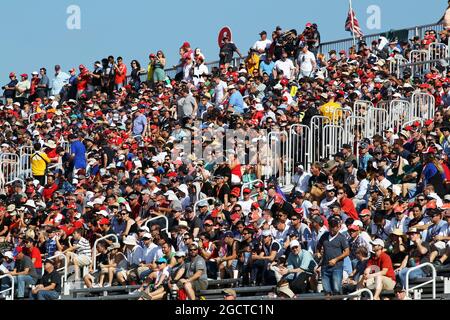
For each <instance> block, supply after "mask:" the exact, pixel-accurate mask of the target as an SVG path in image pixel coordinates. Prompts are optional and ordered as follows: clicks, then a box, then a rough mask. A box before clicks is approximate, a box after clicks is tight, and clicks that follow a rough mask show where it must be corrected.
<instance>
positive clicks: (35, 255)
mask: <svg viewBox="0 0 450 320" xmlns="http://www.w3.org/2000/svg"><path fill="white" fill-rule="evenodd" d="M26 255H27V256H29V257H30V258H31V259H36V260H35V261H34V267H35V268H42V258H41V251H40V250H39V249H38V248H37V247H34V248H33V249H32V250H31V252H30V250H29V249H26Z"/></svg>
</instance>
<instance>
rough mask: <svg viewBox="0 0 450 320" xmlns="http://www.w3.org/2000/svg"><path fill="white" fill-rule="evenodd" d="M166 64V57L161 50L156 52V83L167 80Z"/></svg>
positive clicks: (154, 76) (154, 73)
mask: <svg viewBox="0 0 450 320" xmlns="http://www.w3.org/2000/svg"><path fill="white" fill-rule="evenodd" d="M165 66H166V57H165V55H164V53H163V52H162V51H161V50H158V52H157V53H156V58H155V62H154V65H153V70H154V71H153V81H154V82H155V83H157V82H161V81H164V80H166V73H165V71H164V67H165Z"/></svg>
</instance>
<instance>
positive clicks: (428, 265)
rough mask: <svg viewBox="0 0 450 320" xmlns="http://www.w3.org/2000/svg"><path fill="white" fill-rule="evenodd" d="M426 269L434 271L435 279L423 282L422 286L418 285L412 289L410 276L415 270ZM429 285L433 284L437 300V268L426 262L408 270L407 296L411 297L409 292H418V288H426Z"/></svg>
mask: <svg viewBox="0 0 450 320" xmlns="http://www.w3.org/2000/svg"><path fill="white" fill-rule="evenodd" d="M425 267H430V268H431V270H432V275H433V278H432V279H431V280H428V281H425V282H422V283H421V284H418V285H417V286H415V287H412V288H410V287H409V274H410V273H411V272H412V271H414V270H420V269H423V268H425ZM429 283H433V299H436V268H435V266H434V265H433V264H431V263H429V262H426V263H422V264H419V265H418V266H415V267H412V268H408V271H406V294H407V295H409V291H413V290H416V289H418V288H421V287H423V286H426V285H427V284H429Z"/></svg>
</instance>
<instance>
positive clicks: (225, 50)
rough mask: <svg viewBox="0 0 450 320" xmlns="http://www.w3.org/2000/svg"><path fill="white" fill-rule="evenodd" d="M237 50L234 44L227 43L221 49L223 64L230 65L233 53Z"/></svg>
mask: <svg viewBox="0 0 450 320" xmlns="http://www.w3.org/2000/svg"><path fill="white" fill-rule="evenodd" d="M236 50H237V47H236V45H235V44H234V43H231V42H229V43H226V44H224V45H223V46H222V48H220V53H221V55H220V61H221V62H223V63H229V62H231V60H232V59H233V53H234V52H235V51H236Z"/></svg>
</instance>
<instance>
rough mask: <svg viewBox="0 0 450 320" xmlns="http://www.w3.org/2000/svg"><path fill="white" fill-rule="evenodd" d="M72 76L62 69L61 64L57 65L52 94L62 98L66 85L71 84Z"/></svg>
mask: <svg viewBox="0 0 450 320" xmlns="http://www.w3.org/2000/svg"><path fill="white" fill-rule="evenodd" d="M69 79H70V76H69V75H68V74H67V73H65V72H63V71H62V70H61V66H60V65H59V64H57V65H55V78H54V79H53V81H52V92H51V94H52V96H55V98H56V99H57V100H59V99H60V97H61V96H60V94H61V91H62V89H63V88H64V86H65V85H67V84H69Z"/></svg>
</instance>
